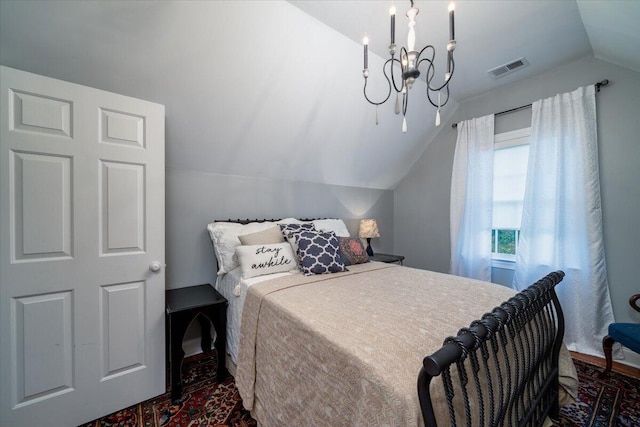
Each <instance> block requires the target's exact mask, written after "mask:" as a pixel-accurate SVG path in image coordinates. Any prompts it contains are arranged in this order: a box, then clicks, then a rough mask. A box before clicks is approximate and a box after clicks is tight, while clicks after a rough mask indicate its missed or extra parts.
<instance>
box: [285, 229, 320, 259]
mask: <svg viewBox="0 0 640 427" xmlns="http://www.w3.org/2000/svg"><path fill="white" fill-rule="evenodd" d="M278 225H279V226H280V230H282V234H283V235H284V238H285V239H287V242H289V244H290V245H291V250H293V253H294V254H297V253H298V244H297V243H296V239H293V238H291V234H292V233H293V232H297V231H304V230H306V231H315V230H316V227H315V225H313V224H312V223H310V222H305V223H302V222H300V223H287V224H278Z"/></svg>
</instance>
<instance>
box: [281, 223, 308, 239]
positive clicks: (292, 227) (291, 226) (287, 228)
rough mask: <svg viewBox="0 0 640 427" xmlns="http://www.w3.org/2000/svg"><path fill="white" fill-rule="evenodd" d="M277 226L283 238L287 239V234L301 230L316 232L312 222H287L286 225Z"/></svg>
mask: <svg viewBox="0 0 640 427" xmlns="http://www.w3.org/2000/svg"><path fill="white" fill-rule="evenodd" d="M278 226H279V227H280V230H281V231H282V234H283V235H284V237H285V238H286V237H288V234H289V233H291V232H293V231H301V230H307V231H315V230H316V226H315V225H313V223H312V222H289V223H286V224H278Z"/></svg>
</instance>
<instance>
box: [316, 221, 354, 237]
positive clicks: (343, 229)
mask: <svg viewBox="0 0 640 427" xmlns="http://www.w3.org/2000/svg"><path fill="white" fill-rule="evenodd" d="M311 222H312V223H313V225H315V226H316V230H318V231H324V232H329V231H333V232H334V233H336V236H338V237H350V236H351V234H349V230H347V226H346V225H345V224H344V221H342V220H341V219H314V220H313V221H311Z"/></svg>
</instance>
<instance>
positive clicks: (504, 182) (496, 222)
mask: <svg viewBox="0 0 640 427" xmlns="http://www.w3.org/2000/svg"><path fill="white" fill-rule="evenodd" d="M528 158H529V146H528V145H519V146H516V147H509V148H503V149H499V150H495V152H494V159H493V228H496V229H513V230H518V229H520V222H521V219H522V201H523V199H524V186H525V181H526V178H527V161H528Z"/></svg>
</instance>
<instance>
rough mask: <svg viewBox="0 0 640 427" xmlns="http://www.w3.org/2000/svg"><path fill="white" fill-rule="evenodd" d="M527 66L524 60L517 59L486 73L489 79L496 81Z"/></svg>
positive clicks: (527, 63)
mask: <svg viewBox="0 0 640 427" xmlns="http://www.w3.org/2000/svg"><path fill="white" fill-rule="evenodd" d="M527 65H529V62H527V60H526V59H524V58H518V59H516V60H514V61H511V62H509V63H508V64H504V65H501V66H499V67H496V68H494V69H492V70H489V71H487V72H488V73H489V75H490V76H491V77H493V78H494V79H497V78H498V77H502V76H506V75H507V74H509V73H513V72H514V71H516V70H519V69H520V68H522V67H526V66H527Z"/></svg>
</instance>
